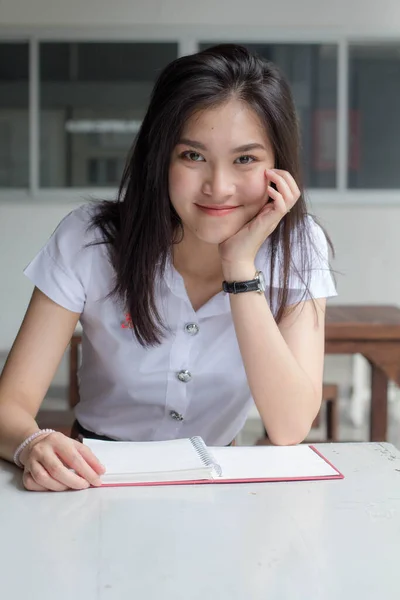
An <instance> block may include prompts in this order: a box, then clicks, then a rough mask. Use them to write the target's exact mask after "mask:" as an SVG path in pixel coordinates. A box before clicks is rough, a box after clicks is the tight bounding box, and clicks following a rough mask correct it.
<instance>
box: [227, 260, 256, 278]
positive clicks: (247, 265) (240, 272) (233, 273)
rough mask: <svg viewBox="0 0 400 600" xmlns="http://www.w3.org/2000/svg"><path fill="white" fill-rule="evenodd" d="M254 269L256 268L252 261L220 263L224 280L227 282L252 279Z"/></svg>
mask: <svg viewBox="0 0 400 600" xmlns="http://www.w3.org/2000/svg"><path fill="white" fill-rule="evenodd" d="M256 271H257V269H256V267H255V265H254V263H252V262H244V263H240V262H237V263H229V264H224V263H222V273H223V276H224V280H225V281H228V282H229V283H230V282H232V281H250V280H251V279H254V275H255V273H256Z"/></svg>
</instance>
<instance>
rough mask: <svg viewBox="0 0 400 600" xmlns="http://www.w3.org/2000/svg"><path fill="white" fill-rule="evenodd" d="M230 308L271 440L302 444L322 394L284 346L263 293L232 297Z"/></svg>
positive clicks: (249, 272) (244, 275)
mask: <svg viewBox="0 0 400 600" xmlns="http://www.w3.org/2000/svg"><path fill="white" fill-rule="evenodd" d="M254 272H255V269H254V268H253V267H251V268H250V269H249V268H243V270H242V272H239V273H238V271H237V270H236V273H232V274H231V275H230V281H234V280H236V281H239V280H245V279H251V278H252V277H254ZM240 275H241V277H240ZM230 303H231V311H232V318H233V322H234V325H235V330H236V336H237V339H238V343H239V348H240V352H241V355H242V359H243V363H244V367H245V370H246V375H247V379H248V383H249V387H250V391H251V393H252V396H253V399H254V401H255V403H256V406H257V408H258V410H259V412H260V415H261V418H262V420H263V423H264V426H265V428H266V430H267V432H268V436H269V438H270V439H271V441H272V442H273V443H276V444H295V443H299V442H301V441H303V439H304V438H305V437H306V435H307V434H308V432H309V430H310V427H311V424H312V421H313V420H314V417H315V415H316V413H317V412H318V408H319V404H320V394H319V393H318V390H316V389H315V387H314V386H313V383H312V381H311V380H310V378H309V377H308V375H307V374H306V373H305V372H304V371H303V369H302V368H301V367H300V365H299V364H298V362H297V360H296V358H295V357H294V356H293V354H292V352H291V350H290V348H289V347H288V345H287V344H286V342H285V340H284V338H283V336H282V334H281V332H280V330H279V328H278V326H277V324H276V322H275V319H274V317H273V315H272V312H271V310H270V308H269V306H268V303H267V301H266V299H265V296H264V294H259V293H257V292H247V293H241V294H231V296H230Z"/></svg>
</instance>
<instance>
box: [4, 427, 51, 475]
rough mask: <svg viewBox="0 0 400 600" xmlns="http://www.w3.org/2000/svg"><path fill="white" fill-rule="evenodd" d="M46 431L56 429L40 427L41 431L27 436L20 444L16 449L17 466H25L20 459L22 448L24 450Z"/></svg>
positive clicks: (49, 431)
mask: <svg viewBox="0 0 400 600" xmlns="http://www.w3.org/2000/svg"><path fill="white" fill-rule="evenodd" d="M44 433H55V430H54V429H39V431H36V433H33V434H32V435H30V436H29V437H27V438H26V440H24V441H23V442H22V444H20V445H19V446H18V448H17V449H16V451H15V453H14V462H15V464H16V465H17V467H20V468H21V469H23V468H24V465H23V464H22V462H21V461H20V460H19V457H20V456H21V452H22V450H24V449H25V448H26V447H27V446H28V444H30V443H31V442H33V440H35V439H36V438H37V437H39V435H43V434H44Z"/></svg>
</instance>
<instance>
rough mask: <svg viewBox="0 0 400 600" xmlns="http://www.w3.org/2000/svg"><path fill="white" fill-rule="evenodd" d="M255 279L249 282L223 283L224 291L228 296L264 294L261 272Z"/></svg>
mask: <svg viewBox="0 0 400 600" xmlns="http://www.w3.org/2000/svg"><path fill="white" fill-rule="evenodd" d="M256 275H257V277H256V278H255V279H250V280H249V281H223V283H222V289H223V291H224V292H226V293H227V294H240V293H242V292H262V291H263V285H262V282H261V280H260V276H262V275H261V272H260V271H258V272H257V273H256Z"/></svg>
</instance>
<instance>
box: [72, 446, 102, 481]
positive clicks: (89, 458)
mask: <svg viewBox="0 0 400 600" xmlns="http://www.w3.org/2000/svg"><path fill="white" fill-rule="evenodd" d="M77 450H78V452H79V453H80V454H81V455H82V456H83V458H84V459H85V461H86V462H87V463H88V465H90V466H91V468H92V469H93V471H95V472H96V473H98V475H103V473H105V470H106V468H105V466H104V465H102V464H101V462H100V461H99V459H98V458H97V457H96V456H95V455H94V454H93V452H92V451H91V450H90V448H88V447H87V446H85V444H80V443H78V446H77Z"/></svg>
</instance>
